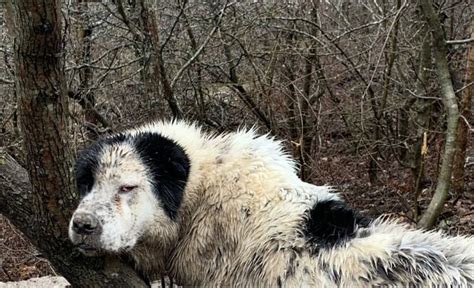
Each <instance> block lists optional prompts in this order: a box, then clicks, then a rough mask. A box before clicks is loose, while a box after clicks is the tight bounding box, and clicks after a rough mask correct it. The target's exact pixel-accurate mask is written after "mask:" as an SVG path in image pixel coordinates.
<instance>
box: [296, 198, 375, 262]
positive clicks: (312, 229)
mask: <svg viewBox="0 0 474 288" xmlns="http://www.w3.org/2000/svg"><path fill="white" fill-rule="evenodd" d="M369 223H370V220H369V219H368V218H365V217H363V216H361V215H359V214H358V213H357V212H356V211H354V210H353V209H351V208H349V207H348V206H347V205H346V204H345V203H344V202H342V201H335V200H328V201H321V202H318V203H316V204H315V205H314V206H313V208H312V209H311V210H309V211H307V217H306V221H305V223H304V227H303V233H304V236H305V237H306V239H308V242H309V243H310V244H311V246H312V248H313V252H315V253H317V252H318V250H319V249H320V248H332V247H336V246H339V245H342V244H343V243H345V242H346V241H348V240H350V239H352V238H354V236H355V233H356V227H357V226H359V227H367V226H368V225H369Z"/></svg>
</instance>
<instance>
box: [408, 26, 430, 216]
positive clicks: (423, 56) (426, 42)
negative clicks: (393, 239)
mask: <svg viewBox="0 0 474 288" xmlns="http://www.w3.org/2000/svg"><path fill="white" fill-rule="evenodd" d="M423 34H424V36H423V37H424V39H423V44H422V46H421V51H420V64H419V68H418V78H417V81H416V94H417V95H418V96H421V97H420V98H417V99H416V100H415V101H414V103H413V105H411V109H412V111H413V114H414V115H413V119H414V120H413V121H414V126H415V127H416V128H415V129H416V135H415V143H413V145H412V146H411V147H410V150H411V151H410V153H409V157H410V158H409V161H408V162H409V165H410V167H411V171H412V175H413V179H414V181H413V190H414V196H413V200H414V201H413V218H414V219H415V221H416V220H418V217H419V214H420V213H419V208H418V197H419V196H420V194H421V190H422V186H421V182H422V180H423V177H424V155H422V153H421V152H422V146H423V139H424V137H425V136H424V135H425V133H427V132H428V131H427V130H428V128H429V122H430V113H429V112H430V107H431V105H432V102H433V100H429V99H424V98H422V97H423V96H425V95H426V89H425V87H426V84H427V82H428V77H429V72H428V71H430V70H431V66H432V63H431V35H430V32H429V30H428V29H427V28H425V31H424V33H423Z"/></svg>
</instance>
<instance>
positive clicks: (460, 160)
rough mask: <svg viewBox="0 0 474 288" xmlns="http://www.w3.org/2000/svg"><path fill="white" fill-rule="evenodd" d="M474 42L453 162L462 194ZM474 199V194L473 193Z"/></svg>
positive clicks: (457, 187) (455, 182) (473, 35)
mask: <svg viewBox="0 0 474 288" xmlns="http://www.w3.org/2000/svg"><path fill="white" fill-rule="evenodd" d="M472 38H474V19H473V20H471V39H472ZM473 43H474V42H471V44H470V47H469V49H468V51H467V63H466V72H465V74H464V85H466V86H467V85H468V87H466V88H465V89H464V90H463V91H462V96H461V102H460V106H461V107H460V110H461V116H462V117H461V118H459V122H458V128H457V132H456V143H457V145H458V146H457V149H456V154H455V155H454V164H453V191H454V193H455V194H456V195H461V194H462V193H463V191H464V162H465V161H466V147H467V135H468V133H467V130H468V126H467V123H466V121H467V122H468V121H469V119H470V117H471V101H472V94H474V85H471V84H472V82H473V81H474V47H473V45H474V44H473ZM471 197H472V199H473V200H474V194H473V195H471Z"/></svg>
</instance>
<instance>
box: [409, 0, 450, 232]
mask: <svg viewBox="0 0 474 288" xmlns="http://www.w3.org/2000/svg"><path fill="white" fill-rule="evenodd" d="M421 8H422V10H423V14H424V15H425V18H426V21H427V23H428V26H429V27H430V29H431V34H432V41H433V46H432V48H433V55H434V60H435V66H436V73H437V74H438V81H439V83H440V88H441V97H442V99H443V104H444V107H445V110H446V120H447V129H446V142H445V147H444V154H443V161H442V163H441V169H440V172H439V175H438V183H437V185H436V191H435V194H434V195H433V198H432V199H431V202H430V204H429V206H428V208H427V210H426V211H425V213H424V214H423V216H422V217H421V220H420V222H419V223H418V227H422V228H425V229H429V228H431V227H432V226H433V225H434V223H435V222H436V219H437V218H438V216H439V214H440V213H441V211H442V210H443V206H444V203H445V202H446V199H447V198H448V192H449V186H450V184H451V175H452V168H453V159H454V152H455V151H456V129H457V126H458V120H459V119H458V118H459V110H458V104H457V101H456V95H455V93H454V88H453V83H452V81H451V75H450V73H449V67H448V61H447V59H446V55H447V48H446V42H445V39H444V36H443V30H442V27H441V23H440V21H439V18H438V14H437V13H436V12H435V11H434V9H433V3H432V1H431V0H421Z"/></svg>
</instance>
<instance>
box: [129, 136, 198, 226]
mask: <svg viewBox="0 0 474 288" xmlns="http://www.w3.org/2000/svg"><path fill="white" fill-rule="evenodd" d="M134 138H135V139H134V146H135V148H136V150H137V152H138V153H139V155H140V158H141V160H142V161H143V163H144V164H145V165H146V166H147V167H148V169H149V171H150V172H151V174H152V175H151V176H152V177H153V186H154V191H153V192H154V193H155V195H156V196H157V197H158V199H160V201H161V203H162V205H163V209H164V210H165V212H166V214H167V215H168V216H169V217H170V218H171V219H175V217H176V214H177V212H178V209H179V206H180V205H181V200H182V198H183V191H184V187H185V186H186V182H187V180H188V175H189V169H190V163H189V158H188V156H187V155H186V153H185V152H184V150H183V148H182V147H181V146H179V145H178V144H177V143H175V142H174V141H172V140H170V139H168V138H165V137H163V136H161V135H159V134H157V133H149V132H144V133H139V134H138V135H136V136H135V137H134Z"/></svg>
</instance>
